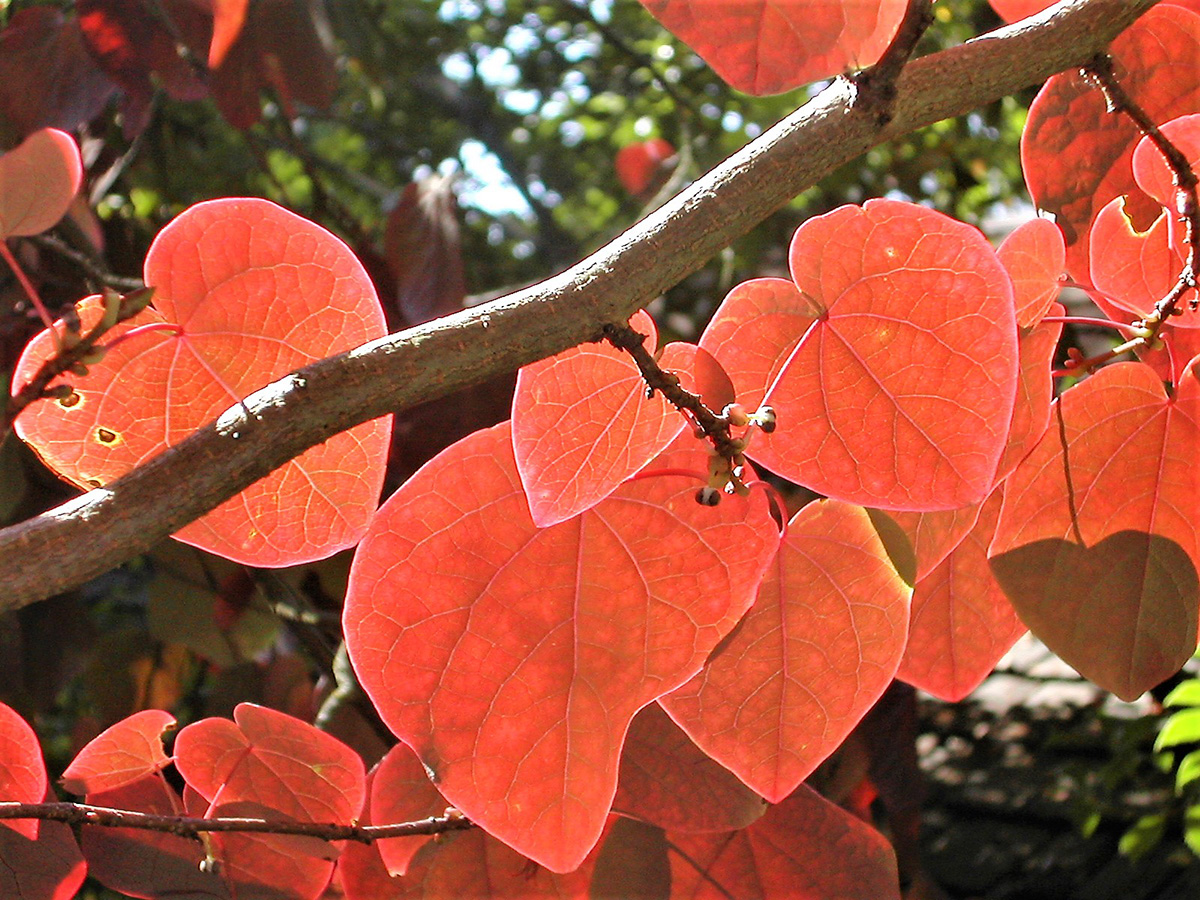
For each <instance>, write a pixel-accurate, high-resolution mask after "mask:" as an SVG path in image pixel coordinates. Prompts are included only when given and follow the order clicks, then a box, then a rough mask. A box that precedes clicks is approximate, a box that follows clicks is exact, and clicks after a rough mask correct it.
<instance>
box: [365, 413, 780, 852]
mask: <svg viewBox="0 0 1200 900" xmlns="http://www.w3.org/2000/svg"><path fill="white" fill-rule="evenodd" d="M686 440H687V441H688V442H689V443H690V444H695V442H694V441H693V440H692V439H691V438H690V436H689V437H688V438H687V439H686ZM511 441H512V437H511V434H510V429H509V425H508V423H503V424H501V425H498V426H496V427H494V428H491V429H488V430H485V431H479V432H476V433H475V434H473V435H470V436H468V437H467V438H464V439H463V440H461V441H459V442H458V443H457V444H455V445H454V446H452V447H450V448H448V449H447V450H445V451H443V452H442V453H441V454H439V455H438V456H437V457H435V458H434V459H433V460H432V461H430V462H429V463H428V464H427V465H426V466H425V467H423V468H422V469H421V471H420V472H418V473H417V474H416V475H414V476H413V477H412V479H410V480H409V482H408V483H407V484H405V485H404V486H403V487H402V488H401V489H400V490H399V491H397V493H396V494H395V495H394V496H393V497H392V498H391V499H389V500H388V501H387V503H385V504H384V505H383V507H382V508H381V509H380V512H379V515H378V516H377V517H376V519H375V522H374V523H373V524H372V526H371V530H370V531H369V532H368V534H367V537H366V538H364V540H363V543H362V544H360V545H359V548H358V551H357V553H356V555H355V560H354V564H353V567H352V569H351V575H350V586H349V590H348V593H347V597H346V607H345V617H344V625H345V633H346V645H347V648H348V649H349V651H350V657H351V659H352V660H353V662H354V668H355V670H356V671H357V672H358V675H359V679H360V680H361V682H362V684H363V687H364V688H365V689H366V691H367V693H368V694H369V695H370V697H371V699H372V700H373V701H374V703H375V705H376V707H377V708H378V709H379V712H380V715H381V716H382V717H383V719H384V721H385V722H387V724H388V726H389V727H390V728H391V729H392V730H393V731H394V732H395V733H396V734H397V735H398V736H399V737H400V738H401V740H403V741H404V742H405V743H407V744H408V745H409V746H411V747H413V749H415V750H416V751H417V754H418V755H419V756H420V757H421V760H422V762H424V763H425V765H426V766H427V767H428V768H429V769H430V771H431V772H433V773H434V776H435V783H436V784H437V786H438V788H439V790H441V792H442V794H443V795H444V796H445V797H446V798H447V799H448V800H449V801H450V802H451V803H453V804H454V805H455V806H457V807H458V808H460V809H462V810H463V812H465V813H466V814H467V816H468V817H469V818H470V819H471V820H472V821H474V822H476V823H478V824H479V825H481V826H482V827H483V828H485V829H487V830H488V831H489V832H490V833H492V834H493V835H495V836H496V837H498V838H500V839H501V840H503V841H504V842H505V843H507V844H508V845H509V846H511V847H513V848H514V849H516V850H518V851H520V852H522V853H524V854H525V855H527V856H530V857H532V858H533V859H535V860H537V861H538V862H540V863H542V864H543V865H545V866H546V867H547V868H549V869H551V870H553V871H556V872H568V871H571V870H572V869H574V868H575V867H576V866H578V865H579V864H580V862H581V861H582V860H583V858H584V857H585V856H586V855H587V853H588V851H589V850H590V849H591V848H592V847H593V845H594V844H595V843H596V841H597V840H598V839H599V837H600V833H601V830H602V829H603V826H604V818H605V815H606V814H607V812H608V809H609V806H610V804H611V802H612V798H613V794H614V793H615V791H616V784H617V769H618V762H619V758H620V751H621V745H622V743H623V741H624V738H625V732H626V730H627V728H628V726H629V722H630V720H631V719H632V718H633V716H634V714H635V713H636V712H637V711H638V710H639V709H641V708H642V707H643V706H645V705H646V704H647V703H649V702H650V701H651V700H653V699H654V698H655V697H657V696H659V695H660V694H662V693H664V692H665V691H669V690H672V689H674V688H675V687H678V686H679V685H680V684H682V683H683V682H684V681H686V680H687V679H688V678H690V677H691V676H692V675H694V674H695V673H696V672H697V671H698V670H699V668H700V666H701V665H702V664H703V662H704V659H705V657H706V656H707V654H708V653H709V651H711V650H712V648H713V647H714V646H716V644H717V641H719V640H720V639H721V638H722V637H723V636H724V635H725V634H726V633H727V632H728V631H729V629H730V628H732V627H733V625H734V623H735V622H736V621H737V620H738V619H739V618H740V617H741V615H742V613H743V612H745V610H746V609H747V608H748V607H749V605H750V603H751V601H752V600H753V596H754V591H755V589H756V588H757V586H758V582H759V580H761V578H762V574H763V571H764V568H765V566H766V564H767V560H768V559H769V558H770V555H771V553H772V552H773V551H774V548H775V546H776V544H777V542H778V535H777V533H776V531H775V526H774V524H773V522H772V521H771V518H770V516H769V515H768V512H767V504H766V499H765V497H764V496H762V495H761V494H760V493H758V492H756V493H755V494H754V495H752V496H751V497H750V498H748V499H742V498H739V497H731V498H727V499H725V500H724V501H723V502H722V503H721V504H720V506H718V507H716V508H715V509H714V508H710V507H704V506H701V505H700V504H698V503H697V502H696V501H695V493H696V483H695V482H693V481H691V480H690V479H684V478H679V477H669V476H664V477H656V478H643V479H639V480H635V481H632V482H630V483H628V484H626V485H623V486H622V487H621V488H620V489H619V490H617V491H616V492H615V493H614V494H613V495H612V496H611V497H609V498H608V499H607V500H605V501H604V502H603V503H600V504H599V505H597V506H595V507H593V508H592V509H590V510H588V511H587V512H585V513H583V514H581V515H580V516H577V517H576V518H574V519H570V520H568V521H566V522H563V523H560V524H559V525H555V526H552V527H550V528H542V529H539V528H537V527H536V526H535V525H534V524H533V521H532V519H531V518H530V516H529V512H528V507H527V505H526V502H525V498H524V493H523V491H522V489H521V484H520V479H519V477H518V475H517V470H516V463H515V461H514V458H513V453H512V445H511ZM703 460H704V454H703V452H702V451H698V450H695V449H692V448H691V447H689V448H688V449H687V450H684V451H671V452H668V453H665V454H663V456H662V457H661V458H660V461H659V462H658V463H656V465H661V466H662V467H663V468H668V469H671V468H693V469H694V468H702V467H703V466H704V462H703ZM463 554H466V555H467V556H466V558H467V559H469V562H467V563H465V564H464V556H463Z"/></svg>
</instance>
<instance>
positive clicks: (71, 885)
mask: <svg viewBox="0 0 1200 900" xmlns="http://www.w3.org/2000/svg"><path fill="white" fill-rule="evenodd" d="M42 799H46V800H51V799H53V797H52V796H49V795H47V796H45V797H39V798H38V800H42ZM6 824H8V825H14V824H16V823H15V822H11V821H10V822H7V823H6ZM0 860H2V861H3V864H0V896H2V897H4V898H5V900H10V898H11V900H71V898H72V897H74V896H75V895H76V894H75V892H76V891H78V890H79V888H80V886H82V884H83V879H84V877H85V876H86V875H87V864H86V863H85V862H84V861H83V856H82V854H80V852H79V845H78V844H76V843H75V835H74V834H72V833H71V828H70V826H68V825H64V824H63V823H62V822H43V823H42V824H41V828H40V829H39V830H38V837H37V840H36V841H35V840H31V839H30V838H28V837H27V836H25V835H24V834H19V833H18V832H17V831H16V830H14V829H13V828H0Z"/></svg>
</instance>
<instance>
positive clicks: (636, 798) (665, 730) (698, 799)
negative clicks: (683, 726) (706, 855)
mask: <svg viewBox="0 0 1200 900" xmlns="http://www.w3.org/2000/svg"><path fill="white" fill-rule="evenodd" d="M612 808H613V811H614V812H618V813H621V814H622V815H626V816H634V817H635V818H638V819H642V820H643V821H646V822H652V823H654V824H655V825H658V826H660V827H662V828H669V829H674V830H677V831H729V830H731V829H738V828H744V827H745V826H747V825H749V824H750V823H751V822H753V821H754V820H755V819H757V818H759V817H760V816H761V815H762V814H763V813H764V812H766V809H767V804H766V801H764V800H763V798H762V797H760V796H758V795H757V794H755V793H754V792H753V791H751V790H750V789H749V788H748V787H746V786H745V785H744V784H742V783H741V782H740V781H738V779H737V778H735V777H734V776H733V774H732V773H731V772H730V771H729V770H728V769H726V768H724V767H722V766H720V765H718V764H717V763H715V762H714V761H713V760H712V759H711V758H710V757H708V756H706V755H705V754H704V752H703V751H702V750H701V749H700V748H699V747H697V746H696V745H695V744H694V743H692V740H691V738H689V737H688V736H687V735H686V734H684V733H683V731H682V730H680V728H679V726H678V725H676V724H675V723H674V722H672V721H671V718H670V717H669V716H668V715H667V714H666V713H665V712H664V711H663V709H662V707H661V706H659V705H658V704H657V703H651V704H650V705H649V706H647V707H645V708H643V709H642V711H641V712H639V713H638V714H637V715H636V716H634V718H633V723H632V724H631V725H630V726H629V734H628V735H627V736H626V738H625V749H624V750H623V751H622V753H621V773H620V778H619V780H618V782H617V795H616V797H615V798H614V799H613V807H612Z"/></svg>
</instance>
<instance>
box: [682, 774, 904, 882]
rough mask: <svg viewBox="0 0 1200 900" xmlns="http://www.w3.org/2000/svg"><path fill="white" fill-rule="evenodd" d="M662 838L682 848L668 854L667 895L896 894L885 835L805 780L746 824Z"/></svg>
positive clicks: (893, 864)
mask: <svg viewBox="0 0 1200 900" xmlns="http://www.w3.org/2000/svg"><path fill="white" fill-rule="evenodd" d="M668 838H669V840H670V842H671V843H672V844H673V845H674V846H676V847H678V848H679V849H680V850H681V851H682V853H686V854H687V859H684V857H683V856H682V854H680V853H672V854H670V860H671V897H672V900H684V898H687V900H728V898H729V897H755V898H759V900H800V898H814V900H815V898H823V897H837V898H838V900H889V898H892V900H899V898H900V889H899V883H900V879H899V876H898V875H897V874H896V857H895V855H894V854H893V853H892V848H891V846H890V845H889V844H888V842H887V841H886V840H885V839H884V838H883V836H882V835H881V834H879V832H877V831H876V830H875V829H874V828H872V827H871V826H870V825H867V824H866V823H865V822H863V821H862V820H861V819H858V818H856V817H855V816H852V815H850V813H848V812H846V811H845V810H843V809H841V808H839V807H837V806H834V805H833V804H832V803H830V802H829V801H828V800H825V799H824V798H823V797H821V796H820V795H819V794H817V793H816V792H815V791H813V790H812V789H810V788H808V787H805V786H803V785H802V786H801V787H800V788H799V789H798V790H797V791H796V793H794V794H793V795H792V796H791V797H789V798H788V799H787V800H785V801H783V802H782V803H780V804H779V805H778V806H773V807H771V809H769V810H768V811H767V814H766V815H765V816H763V817H762V818H761V819H759V820H758V821H757V822H755V823H754V824H753V825H751V826H750V827H749V828H745V829H742V830H741V831H736V832H733V833H727V834H679V833H676V832H672V833H671V834H669V835H668ZM714 882H715V884H714Z"/></svg>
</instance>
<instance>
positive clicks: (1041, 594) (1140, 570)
mask: <svg viewBox="0 0 1200 900" xmlns="http://www.w3.org/2000/svg"><path fill="white" fill-rule="evenodd" d="M1198 422H1200V386H1198V384H1197V380H1196V376H1195V374H1194V371H1191V372H1189V374H1188V375H1187V376H1186V377H1185V378H1184V379H1182V380H1181V382H1180V385H1179V387H1178V390H1177V392H1176V394H1175V396H1174V397H1167V396H1166V394H1165V393H1164V391H1163V388H1162V382H1161V381H1159V379H1158V377H1157V376H1156V375H1155V374H1154V372H1153V371H1152V370H1151V369H1150V368H1148V367H1147V366H1144V365H1142V364H1140V363H1121V364H1117V365H1114V366H1109V367H1107V368H1104V369H1101V370H1100V371H1099V372H1098V373H1096V374H1095V375H1093V376H1092V377H1091V378H1089V379H1088V380H1087V381H1084V382H1083V383H1082V384H1080V385H1078V386H1076V387H1073V388H1071V389H1070V390H1069V391H1066V392H1065V393H1064V394H1063V396H1062V398H1061V399H1060V400H1059V401H1058V407H1057V412H1056V413H1055V415H1054V416H1053V417H1052V419H1051V426H1050V428H1049V429H1048V430H1047V432H1046V434H1045V435H1044V436H1043V438H1042V440H1041V442H1039V444H1038V445H1037V446H1036V447H1035V448H1034V450H1033V451H1032V452H1031V453H1030V455H1029V456H1028V457H1027V458H1026V459H1025V461H1024V462H1023V463H1022V464H1021V465H1020V466H1018V468H1017V470H1016V471H1015V472H1014V473H1013V475H1012V476H1011V477H1010V479H1009V482H1008V485H1007V487H1006V490H1005V499H1004V507H1003V510H1002V512H1001V516H1000V522H999V525H998V526H997V531H996V537H995V540H994V541H993V543H992V546H991V549H990V555H991V557H992V567H993V570H994V571H995V572H996V574H997V577H998V578H999V580H1000V583H1001V584H1002V585H1003V586H1004V590H1005V593H1007V594H1008V596H1009V599H1010V600H1012V602H1013V605H1014V606H1015V607H1016V609H1017V612H1018V613H1019V614H1020V616H1021V618H1022V620H1023V621H1024V622H1025V623H1026V624H1027V625H1028V626H1029V627H1030V628H1031V629H1032V630H1033V631H1034V633H1035V634H1037V635H1038V637H1040V638H1042V640H1044V641H1045V642H1046V644H1047V645H1048V646H1049V647H1050V648H1051V649H1052V650H1054V651H1055V652H1056V653H1058V655H1059V656H1061V657H1062V658H1063V659H1064V660H1066V661H1067V662H1068V663H1070V664H1071V665H1072V666H1074V667H1075V668H1076V669H1078V670H1079V671H1080V672H1081V673H1082V674H1084V675H1085V676H1087V677H1089V678H1091V679H1092V680H1093V681H1095V682H1096V683H1097V684H1100V685H1101V686H1102V687H1105V688H1107V689H1109V690H1112V691H1113V692H1115V693H1117V694H1118V695H1120V696H1122V697H1132V696H1137V695H1138V694H1140V693H1141V692H1142V691H1144V690H1146V689H1148V688H1150V687H1152V686H1153V685H1155V684H1157V683H1158V682H1160V681H1162V680H1163V679H1165V678H1166V677H1168V676H1169V675H1171V674H1173V673H1174V672H1175V671H1177V670H1178V669H1179V667H1180V666H1181V665H1182V664H1183V662H1184V661H1185V660H1186V659H1187V658H1188V657H1189V656H1191V654H1192V652H1193V651H1194V650H1195V648H1196V619H1197V598H1196V596H1195V588H1194V585H1195V582H1196V570H1197V568H1198V565H1197V544H1196V521H1195V510H1196V509H1197V508H1200V497H1198V496H1197V483H1196V476H1195V466H1194V460H1195V458H1196V455H1197V453H1198V452H1200V436H1198V434H1200V432H1198V428H1197V423H1198ZM1024 545H1030V546H1029V547H1028V548H1027V549H1024V550H1022V547H1023V546H1024ZM1102 548H1106V549H1105V550H1102ZM1006 557H1007V558H1006Z"/></svg>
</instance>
